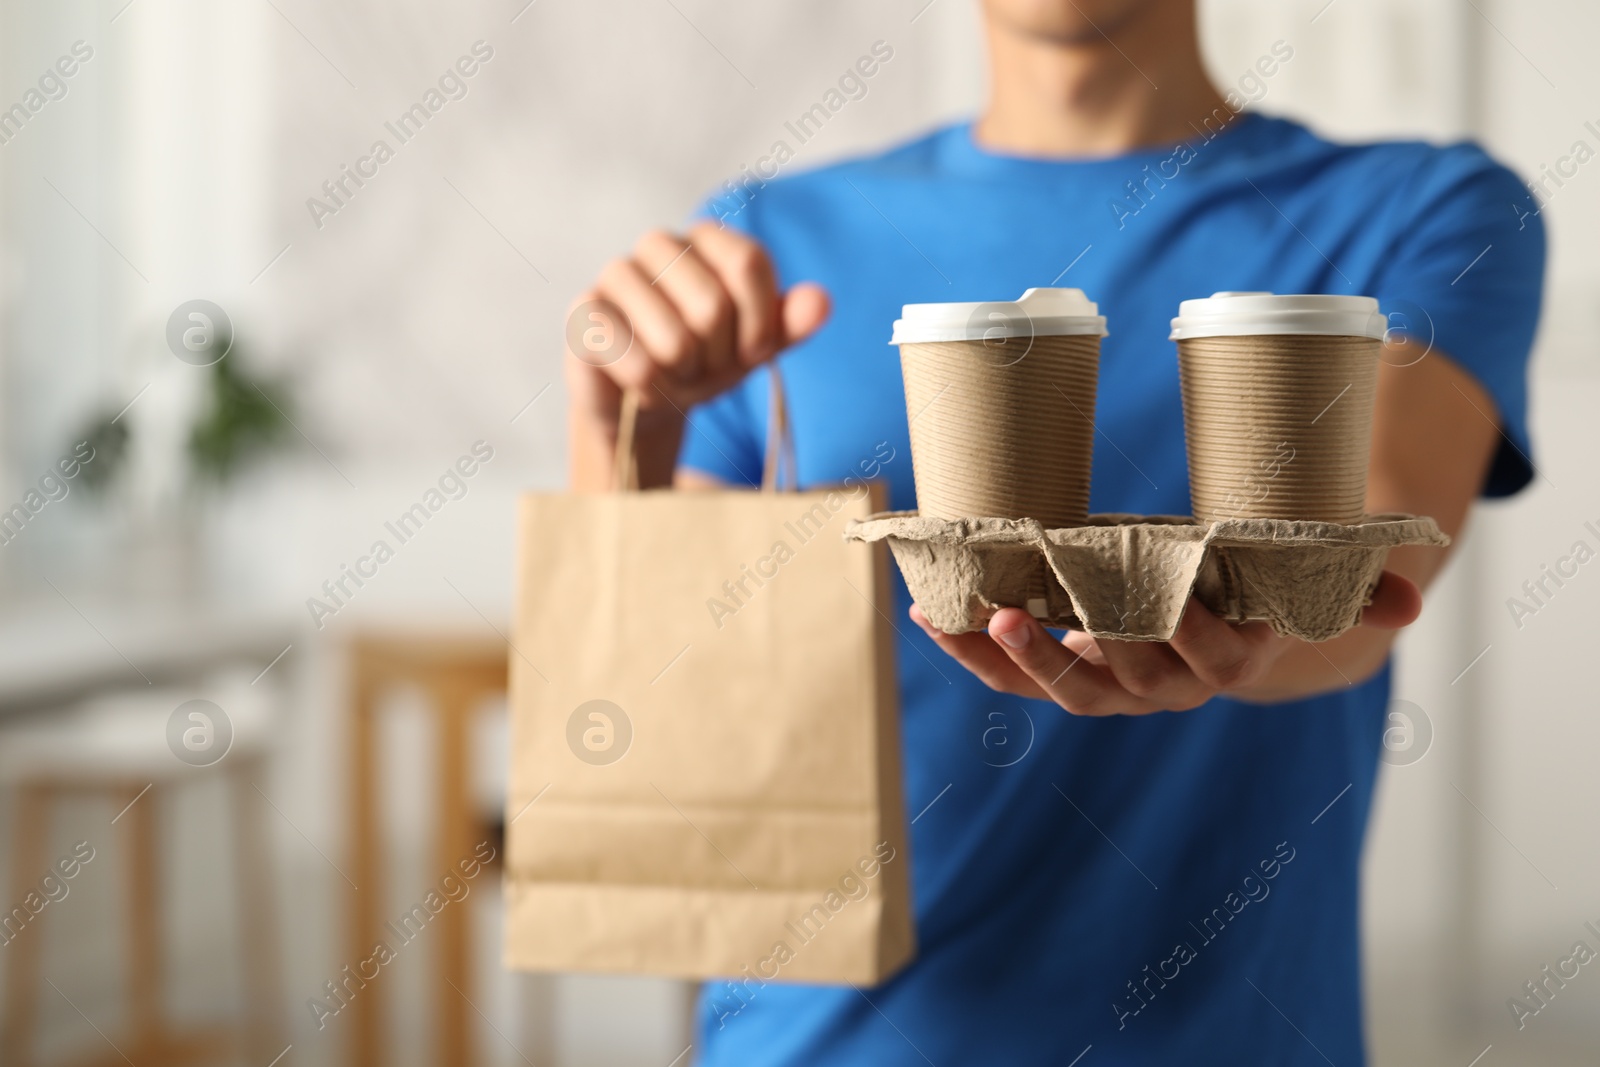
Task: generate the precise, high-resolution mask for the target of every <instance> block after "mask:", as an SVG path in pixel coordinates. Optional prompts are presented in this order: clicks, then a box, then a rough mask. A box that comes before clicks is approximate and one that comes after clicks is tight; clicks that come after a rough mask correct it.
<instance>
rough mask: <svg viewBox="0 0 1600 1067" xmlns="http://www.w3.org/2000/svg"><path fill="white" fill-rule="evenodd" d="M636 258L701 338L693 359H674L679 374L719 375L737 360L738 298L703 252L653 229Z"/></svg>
mask: <svg viewBox="0 0 1600 1067" xmlns="http://www.w3.org/2000/svg"><path fill="white" fill-rule="evenodd" d="M633 258H634V261H635V262H636V263H638V264H639V266H640V267H641V268H643V271H644V273H646V274H648V275H649V277H650V281H651V285H652V286H653V287H654V288H655V289H656V290H657V291H659V292H660V293H662V294H663V295H664V296H665V297H666V298H667V300H668V301H669V302H670V303H671V305H672V307H673V309H674V310H675V311H676V312H677V314H678V319H679V321H681V322H682V323H683V325H684V327H685V329H687V331H688V333H689V334H690V335H691V336H692V337H693V338H694V340H695V343H694V344H692V345H691V346H690V347H689V352H688V358H687V359H685V360H684V361H683V362H682V363H680V364H677V365H672V364H671V363H668V365H669V366H671V367H672V370H673V373H674V375H675V376H676V377H678V378H681V379H683V380H684V381H694V380H695V379H696V378H698V377H700V375H701V374H702V373H704V374H707V375H712V376H715V375H717V374H718V373H719V372H721V371H723V370H724V369H725V368H727V367H728V366H729V365H730V364H731V363H733V361H734V359H735V346H736V344H737V341H736V340H735V337H734V329H735V316H736V313H735V311H734V304H733V300H732V298H731V297H730V296H729V294H728V290H727V289H726V288H725V287H724V285H723V283H722V281H721V279H719V278H718V277H717V275H716V274H715V273H714V272H713V271H712V269H711V268H710V267H709V266H708V265H707V264H706V263H705V261H704V260H702V259H701V257H700V254H699V253H698V252H696V251H695V249H694V248H693V247H692V246H691V245H690V244H688V242H686V241H683V240H682V239H680V238H678V237H676V236H674V235H673V234H670V233H666V232H665V231H662V230H652V231H651V232H649V233H647V234H645V235H644V236H643V237H641V238H640V239H639V243H638V245H636V246H635V247H634V250H633ZM664 362H665V361H664Z"/></svg>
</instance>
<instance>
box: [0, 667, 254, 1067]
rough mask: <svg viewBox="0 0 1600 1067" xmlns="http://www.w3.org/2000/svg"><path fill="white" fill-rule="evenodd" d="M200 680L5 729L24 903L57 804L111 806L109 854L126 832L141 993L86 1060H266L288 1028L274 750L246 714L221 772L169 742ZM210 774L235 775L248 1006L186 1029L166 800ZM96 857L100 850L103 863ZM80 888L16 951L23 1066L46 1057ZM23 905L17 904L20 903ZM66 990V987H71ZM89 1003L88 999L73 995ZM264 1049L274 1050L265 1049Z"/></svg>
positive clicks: (11, 1040)
mask: <svg viewBox="0 0 1600 1067" xmlns="http://www.w3.org/2000/svg"><path fill="white" fill-rule="evenodd" d="M193 695H194V693H193V691H170V692H156V693H150V692H148V691H141V692H138V693H136V694H130V695H129V696H127V697H111V698H106V699H102V700H97V701H95V702H93V703H92V704H89V705H85V706H82V707H80V708H76V709H71V710H67V711H62V712H56V713H51V714H49V715H45V716H40V717H39V718H37V719H35V720H34V721H31V722H27V723H24V724H22V725H20V726H18V727H13V728H9V729H7V730H6V731H5V732H4V734H3V740H0V747H3V748H4V749H5V759H4V762H3V764H0V778H3V779H4V780H6V781H7V782H8V784H10V785H12V786H13V788H14V791H15V795H16V798H17V820H16V830H15V837H14V839H13V843H12V855H11V863H12V869H11V878H12V886H11V887H10V891H9V894H10V897H11V899H12V900H13V901H15V902H16V904H17V905H20V903H21V902H22V900H23V899H24V898H25V897H26V896H27V894H28V893H29V892H34V891H36V887H37V886H38V884H39V880H40V879H41V878H42V877H43V876H44V875H46V874H47V873H50V872H51V871H52V870H53V869H54V867H53V859H54V858H53V857H52V856H51V855H50V854H49V851H48V850H49V838H50V825H51V821H52V816H53V815H54V810H55V808H56V806H57V804H58V803H59V802H61V801H64V800H70V799H75V798H80V797H89V798H99V799H103V800H105V801H108V802H109V803H107V804H106V807H107V809H108V815H107V818H108V820H110V822H109V824H108V826H107V827H106V831H105V834H104V836H102V837H101V838H99V839H97V840H92V841H90V842H89V844H90V845H91V846H92V847H95V848H96V851H97V852H99V853H102V854H103V853H104V851H105V846H107V845H109V844H112V839H113V838H114V837H115V838H120V840H119V841H116V842H115V847H116V848H118V849H120V850H121V852H122V854H123V857H124V864H125V877H126V879H127V881H126V893H125V899H126V900H127V902H128V909H127V918H126V920H125V923H124V936H125V939H126V945H127V952H126V974H125V982H126V987H127V997H128V1002H129V1010H128V1018H129V1026H128V1033H127V1035H126V1036H123V1037H121V1039H120V1040H117V1041H115V1042H114V1043H113V1040H112V1038H110V1037H109V1036H106V1035H103V1034H102V1035H101V1036H102V1037H105V1047H104V1048H103V1049H102V1050H97V1053H96V1054H93V1055H90V1056H88V1057H85V1058H84V1059H83V1060H82V1061H81V1062H82V1063H84V1064H106V1065H125V1064H126V1063H127V1062H128V1061H129V1060H130V1059H131V1060H132V1061H133V1062H136V1063H140V1064H162V1065H164V1067H165V1065H177V1064H184V1063H200V1062H215V1061H217V1060H219V1059H224V1058H226V1057H227V1056H229V1055H230V1054H234V1055H238V1056H242V1057H249V1058H251V1059H260V1061H261V1062H262V1063H265V1062H267V1060H268V1059H270V1058H271V1057H272V1056H273V1055H274V1054H276V1053H277V1052H278V1051H279V1049H278V1048H274V1047H273V1046H274V1044H275V1042H276V1038H277V1036H278V1033H279V1026H280V1025H281V1020H282V1013H281V1011H280V1010H279V1004H280V1001H279V996H278V967H277V956H276V943H275V939H274V937H273V930H272V927H273V922H272V918H273V908H272V892H271V873H272V872H271V864H270V862H269V860H268V854H267V843H266V837H265V834H264V833H263V830H262V826H261V821H260V819H259V817H258V816H259V814H260V802H259V799H258V798H257V797H256V796H255V786H254V785H253V779H255V778H257V777H259V776H260V771H261V764H262V762H263V757H264V752H263V747H264V746H263V745H262V743H261V737H260V731H259V730H257V731H254V736H252V731H251V730H250V729H241V726H244V725H246V724H245V723H242V722H240V721H239V720H240V719H241V718H242V717H241V716H238V715H233V716H231V718H233V719H234V720H235V728H234V738H233V744H232V747H231V748H230V750H229V751H228V753H227V755H226V756H225V757H224V758H223V760H222V761H220V762H219V764H218V767H217V769H216V770H214V771H210V772H208V771H205V770H200V769H197V768H195V767H191V766H187V765H185V764H184V763H183V762H181V761H180V760H179V759H178V758H177V757H176V756H174V755H173V753H172V752H171V751H170V750H168V748H167V746H166V721H167V717H168V716H169V715H170V714H171V712H172V710H173V709H174V708H176V707H177V706H178V705H179V704H182V703H184V702H185V701H186V700H188V699H189V698H190V697H192V696H193ZM205 773H226V774H228V775H229V780H230V786H231V789H232V793H233V802H232V809H233V829H234V833H233V837H234V849H233V852H234V864H235V870H236V877H237V879H238V902H237V903H238V907H237V908H236V914H237V917H238V924H239V936H240V942H241V949H242V958H241V961H240V962H241V969H242V977H243V987H244V988H243V992H244V1001H245V1009H244V1011H243V1013H242V1018H241V1019H240V1020H239V1021H238V1022H237V1023H235V1024H230V1025H226V1026H215V1027H209V1028H204V1029H193V1028H190V1029H185V1030H179V1029H177V1028H175V1027H173V1026H172V1025H170V1022H169V1020H168V1019H167V1016H166V1012H165V1009H164V1006H163V1004H162V990H163V987H164V979H165V974H164V961H163V955H164V938H163V930H162V927H163V924H162V922H161V887H160V882H161V878H160V860H161V849H160V842H159V836H160V835H159V833H158V828H157V818H158V815H159V810H158V805H159V804H160V802H161V801H162V799H163V798H164V797H165V795H166V794H167V793H168V792H169V790H170V788H171V787H172V786H173V785H176V784H180V783H182V782H187V781H192V780H193V777H194V776H195V775H198V774H205ZM91 862H92V861H91ZM68 899H70V897H67V898H63V900H62V901H61V902H59V903H52V904H50V905H47V906H46V907H44V908H42V909H41V910H40V911H39V913H38V914H37V915H36V916H34V917H32V918H31V919H30V921H28V923H27V924H26V926H25V927H24V928H23V929H22V930H21V931H20V932H19V933H18V934H16V935H15V936H14V937H13V938H12V943H11V944H9V945H8V946H7V947H8V951H7V952H6V953H5V966H6V1005H5V1016H4V1026H3V1030H0V1033H3V1036H0V1054H3V1055H0V1059H3V1060H4V1062H5V1063H6V1064H9V1065H11V1067H27V1065H28V1064H31V1063H33V1062H34V1061H33V1037H34V1033H33V1032H34V1027H35V1023H36V1019H37V1011H36V1006H37V997H38V995H39V992H40V986H41V985H42V984H43V983H42V979H43V973H42V955H41V952H40V949H41V948H42V946H43V938H42V933H43V931H42V930H40V929H39V927H40V926H41V925H42V924H43V923H44V922H45V921H46V920H47V919H49V918H50V915H51V911H52V910H53V909H55V908H59V907H62V906H64V905H65V904H66V901H67V900H68ZM13 906H16V905H13ZM62 995H63V996H66V993H65V991H62ZM73 1006H74V1008H76V1005H73ZM263 1057H265V1058H263Z"/></svg>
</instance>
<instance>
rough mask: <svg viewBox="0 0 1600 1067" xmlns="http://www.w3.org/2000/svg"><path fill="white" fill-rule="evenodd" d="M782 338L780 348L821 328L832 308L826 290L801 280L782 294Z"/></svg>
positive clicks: (796, 341) (798, 341) (795, 342)
mask: <svg viewBox="0 0 1600 1067" xmlns="http://www.w3.org/2000/svg"><path fill="white" fill-rule="evenodd" d="M782 302H783V307H782V316H783V340H782V342H781V344H780V348H788V347H789V346H790V345H797V344H799V343H800V342H801V341H804V340H805V339H806V338H807V337H810V336H811V335H812V334H814V333H816V332H817V331H818V330H820V329H821V328H822V324H823V323H825V322H827V321H828V313H829V312H830V311H832V310H833V302H832V301H831V300H829V298H828V291H827V290H826V289H824V288H823V287H822V286H820V285H818V284H817V283H816V282H801V283H800V284H799V285H796V286H795V287H794V288H792V289H790V290H789V291H788V292H787V293H784V294H783V301H782Z"/></svg>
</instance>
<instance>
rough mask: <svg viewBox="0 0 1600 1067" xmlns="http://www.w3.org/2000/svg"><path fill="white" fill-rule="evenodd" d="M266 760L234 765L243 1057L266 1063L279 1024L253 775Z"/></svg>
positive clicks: (271, 913)
mask: <svg viewBox="0 0 1600 1067" xmlns="http://www.w3.org/2000/svg"><path fill="white" fill-rule="evenodd" d="M263 763H264V761H262V760H258V759H251V760H247V761H241V763H240V765H239V766H237V767H235V768H234V773H233V775H232V783H231V784H232V786H233V794H234V796H233V828H234V829H233V840H234V863H235V870H236V871H237V877H238V883H239V899H238V919H239V953H240V971H241V977H242V978H243V982H242V983H241V988H242V991H243V993H244V1000H245V1003H244V1016H245V1019H244V1040H243V1041H242V1042H241V1043H240V1044H241V1046H242V1047H241V1052H242V1053H243V1057H242V1058H244V1059H247V1060H249V1061H251V1062H261V1063H265V1062H267V1061H268V1060H270V1059H271V1058H272V1057H273V1056H276V1055H277V1054H278V1053H279V1052H280V1051H282V1049H281V1048H275V1047H273V1046H274V1045H276V1044H277V1040H276V1039H277V1037H278V1036H279V1033H280V1027H281V1026H282V1023H283V1003H282V994H281V991H282V983H281V981H280V978H281V973H280V971H279V961H278V939H277V909H276V908H275V907H274V906H273V893H274V886H273V884H272V872H273V865H272V862H271V854H270V847H271V846H270V844H269V842H268V840H267V835H266V832H265V828H264V827H263V826H262V808H261V799H260V797H258V796H257V795H256V791H255V787H254V785H253V784H252V778H254V777H256V776H257V775H259V774H260V772H261V770H262V764H263Z"/></svg>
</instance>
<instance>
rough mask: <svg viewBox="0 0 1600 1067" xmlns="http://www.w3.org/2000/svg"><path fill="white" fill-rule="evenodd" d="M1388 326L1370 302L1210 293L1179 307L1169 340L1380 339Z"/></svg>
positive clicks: (1356, 298) (1358, 298) (1364, 299)
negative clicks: (1316, 336)
mask: <svg viewBox="0 0 1600 1067" xmlns="http://www.w3.org/2000/svg"><path fill="white" fill-rule="evenodd" d="M1388 326H1389V323H1388V320H1387V319H1385V318H1384V317H1383V315H1382V314H1381V313H1380V312H1379V311H1378V301H1377V300H1376V299H1374V298H1373V297H1370V296H1310V295H1299V294H1297V295H1278V294H1275V293H1212V294H1211V295H1210V296H1209V297H1207V298H1206V299H1204V300H1185V301H1184V302H1183V303H1181V304H1179V305H1178V317H1177V318H1175V319H1173V320H1172V334H1171V339H1172V340H1174V341H1182V340H1184V339H1185V338H1189V337H1241V336H1250V335H1253V334H1286V333H1288V334H1294V333H1299V334H1324V335H1331V336H1337V337H1376V338H1381V337H1383V335H1384V331H1385V330H1387V329H1388Z"/></svg>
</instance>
